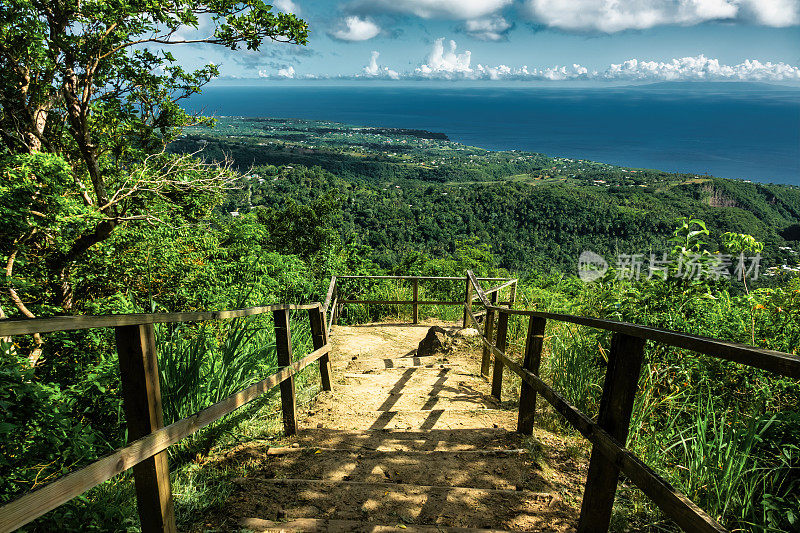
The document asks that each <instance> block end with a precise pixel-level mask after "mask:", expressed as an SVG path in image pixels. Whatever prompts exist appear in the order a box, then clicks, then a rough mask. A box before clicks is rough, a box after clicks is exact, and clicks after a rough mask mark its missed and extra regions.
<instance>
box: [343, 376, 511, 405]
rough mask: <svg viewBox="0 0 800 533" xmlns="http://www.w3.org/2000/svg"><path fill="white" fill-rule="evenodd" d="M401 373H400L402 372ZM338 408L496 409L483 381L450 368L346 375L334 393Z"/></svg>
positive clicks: (487, 386)
mask: <svg viewBox="0 0 800 533" xmlns="http://www.w3.org/2000/svg"><path fill="white" fill-rule="evenodd" d="M398 370H399V371H398ZM334 397H335V398H334V400H335V401H336V402H337V404H338V405H337V407H339V408H345V409H346V408H347V407H348V406H350V407H352V406H358V408H359V409H362V410H380V411H386V410H415V409H476V408H494V407H497V405H498V402H497V400H495V399H494V398H493V397H492V396H490V395H489V385H488V384H487V383H486V382H485V381H484V380H482V379H480V378H476V377H474V376H470V375H466V374H463V373H459V372H457V371H454V370H452V369H450V368H442V369H428V368H408V369H392V370H391V371H380V372H375V373H366V374H345V376H344V378H343V380H342V381H341V382H340V384H339V386H338V387H337V389H336V391H335V393H334Z"/></svg>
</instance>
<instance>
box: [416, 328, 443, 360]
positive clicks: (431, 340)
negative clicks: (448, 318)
mask: <svg viewBox="0 0 800 533" xmlns="http://www.w3.org/2000/svg"><path fill="white" fill-rule="evenodd" d="M449 349H450V341H449V339H448V338H447V332H446V331H445V330H444V329H442V328H440V327H439V326H432V327H431V328H430V329H429V330H428V334H427V335H425V338H424V339H422V340H421V341H420V343H419V347H418V348H417V356H418V357H427V356H430V355H434V354H436V353H438V352H447V351H449Z"/></svg>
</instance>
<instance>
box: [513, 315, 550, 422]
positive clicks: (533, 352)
mask: <svg viewBox="0 0 800 533" xmlns="http://www.w3.org/2000/svg"><path fill="white" fill-rule="evenodd" d="M546 323H547V321H546V320H545V319H544V318H541V317H538V316H531V318H530V321H529V322H528V336H527V338H526V339H525V358H524V359H523V361H522V368H524V369H525V370H529V371H530V372H532V373H534V374H536V375H537V376H538V375H539V365H540V364H541V362H542V347H543V346H544V327H545V325H546ZM535 416H536V389H534V388H533V387H531V386H530V384H529V383H528V382H527V381H525V380H524V379H523V380H522V387H521V390H520V394H519V418H518V419H517V431H518V432H519V433H522V434H523V435H531V434H532V433H533V423H534V418H535Z"/></svg>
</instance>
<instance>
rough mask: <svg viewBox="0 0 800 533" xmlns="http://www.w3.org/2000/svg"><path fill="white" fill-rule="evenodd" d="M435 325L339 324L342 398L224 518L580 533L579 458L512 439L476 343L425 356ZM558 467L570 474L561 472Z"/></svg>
mask: <svg viewBox="0 0 800 533" xmlns="http://www.w3.org/2000/svg"><path fill="white" fill-rule="evenodd" d="M427 330H428V325H419V326H410V325H408V324H403V325H384V324H376V325H371V326H370V325H367V326H354V327H344V326H340V327H337V328H335V329H334V332H333V334H332V336H331V342H332V345H333V350H332V365H333V367H334V376H335V377H336V380H337V381H336V382H335V386H334V390H333V392H327V393H322V394H321V395H320V396H318V398H317V399H316V400H315V401H314V402H313V404H312V405H311V406H310V408H309V409H308V410H307V412H306V413H305V416H303V417H301V419H300V421H299V427H300V428H301V429H300V431H299V432H298V434H297V435H295V436H294V437H292V438H290V439H287V440H286V441H285V442H283V443H281V444H282V445H281V446H280V447H271V448H269V449H268V450H266V453H263V455H262V458H261V459H260V461H261V463H260V468H259V469H258V470H257V471H256V472H255V473H254V474H251V475H250V476H248V477H247V478H242V479H239V480H237V481H238V485H239V487H238V490H237V491H236V492H235V493H234V495H233V496H232V497H231V498H230V500H229V501H228V503H227V504H226V514H227V517H228V520H226V521H225V522H226V524H227V525H228V526H229V527H235V528H244V529H246V530H252V531H270V532H274V531H319V532H367V531H369V532H389V531H415V532H429V531H430V532H434V531H437V532H438V531H445V532H464V533H466V532H490V531H570V530H574V526H575V524H576V519H577V515H578V512H577V508H578V507H577V504H575V502H574V501H569V500H570V499H572V498H571V496H570V493H571V490H570V487H571V486H572V484H573V483H572V481H573V480H572V479H571V478H572V477H574V481H575V482H576V484H577V485H576V486H579V483H580V479H582V477H583V476H584V475H585V471H584V470H583V468H582V466H581V462H579V461H575V459H574V458H572V457H570V456H569V454H565V453H563V450H564V443H563V442H560V441H558V439H557V438H556V437H554V436H552V435H550V434H546V432H539V433H538V434H537V435H536V437H537V440H536V442H539V443H541V442H543V441H546V444H547V446H541V445H540V444H539V445H537V444H531V442H529V441H528V439H526V438H524V437H522V436H521V435H519V434H518V433H515V432H514V429H515V428H516V423H517V413H516V410H505V409H503V408H502V406H501V405H500V404H499V402H497V400H496V399H494V398H492V397H491V396H490V395H489V389H490V386H489V384H488V383H487V382H486V380H484V379H483V378H481V377H480V376H478V375H476V372H478V366H479V364H478V359H476V357H477V356H476V355H475V354H476V353H477V351H476V350H474V348H473V349H472V350H469V349H459V348H458V347H457V348H456V350H454V351H453V352H451V353H447V354H438V355H434V356H430V357H417V356H416V354H415V348H416V346H417V344H418V342H419V340H421V339H422V337H424V336H425V334H426V333H427ZM452 331H455V328H453V329H452ZM462 344H464V345H466V344H467V343H466V342H465V341H462ZM530 446H533V448H534V451H535V453H534V454H531V452H530V451H529V447H530ZM537 446H538V447H537ZM542 448H547V452H543V451H542ZM554 463H559V464H558V465H557V466H556V468H558V469H559V470H562V471H563V472H562V475H560V476H553V475H552V474H553V470H552V468H553V467H552V466H551V465H553V464H554ZM570 472H571V474H570ZM565 496H566V498H565ZM231 521H233V522H235V524H234V523H232V522H231Z"/></svg>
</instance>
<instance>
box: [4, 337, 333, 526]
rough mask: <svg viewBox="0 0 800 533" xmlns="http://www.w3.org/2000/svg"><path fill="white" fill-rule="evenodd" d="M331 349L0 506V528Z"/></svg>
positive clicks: (105, 476) (196, 426)
mask: <svg viewBox="0 0 800 533" xmlns="http://www.w3.org/2000/svg"><path fill="white" fill-rule="evenodd" d="M329 352H330V345H328V344H326V345H325V346H323V347H322V348H320V349H318V350H314V351H313V352H311V353H310V354H308V355H307V356H305V357H304V358H302V359H300V360H299V361H297V362H295V363H293V364H292V366H290V367H285V368H282V369H280V370H279V371H277V372H276V373H274V374H272V375H271V376H268V377H267V378H265V379H263V380H262V381H259V382H258V383H255V384H253V385H251V386H249V387H247V388H246V389H243V390H241V391H239V392H236V393H234V394H232V395H230V396H228V397H227V398H225V399H223V400H220V401H219V402H217V403H215V404H214V405H212V406H210V407H207V408H206V409H203V410H202V411H199V412H198V413H196V414H194V415H192V416H190V417H188V418H184V419H182V420H179V421H177V422H175V423H174V424H170V425H169V426H167V427H165V428H163V429H159V430H157V431H154V432H153V433H151V434H150V435H148V436H146V437H143V438H141V439H138V440H136V441H134V442H132V443H130V444H129V445H128V446H125V447H124V448H120V449H118V450H116V451H114V452H112V453H111V454H109V455H107V456H106V457H104V458H102V459H100V460H98V461H95V462H94V463H92V464H90V465H89V466H86V467H84V468H81V469H80V470H77V471H75V472H72V473H70V474H67V475H66V476H64V477H62V478H60V479H58V480H56V481H54V482H52V483H50V484H48V485H45V486H44V487H42V488H41V489H38V490H35V491H33V492H30V493H28V494H26V495H24V496H22V497H20V498H18V499H16V500H14V501H13V502H10V503H8V504H6V505H4V506H3V507H0V532H2V533H5V532H6V531H14V530H15V529H19V528H20V527H22V526H24V525H25V524H27V523H29V522H31V521H32V520H35V519H37V518H39V517H40V516H42V515H43V514H45V513H46V512H48V511H51V510H53V509H55V508H56V507H58V506H59V505H62V504H64V503H66V502H68V501H69V500H71V499H72V498H74V497H76V496H79V495H81V494H83V493H84V492H86V491H87V490H89V489H91V488H93V487H95V486H97V485H99V484H100V483H103V482H104V481H108V480H109V479H111V478H112V477H114V476H116V475H117V474H119V473H120V472H123V471H125V470H127V469H129V468H132V467H133V466H134V465H137V464H139V463H141V462H142V461H146V460H147V459H149V458H150V457H153V456H154V455H155V454H157V453H159V452H162V451H164V450H166V449H167V448H169V447H170V446H172V445H173V444H175V443H177V442H178V441H180V440H181V439H183V438H186V437H188V436H189V435H191V434H192V433H195V432H196V431H199V430H200V429H202V428H204V427H206V426H207V425H209V424H211V423H213V422H216V421H217V420H219V419H220V418H222V417H223V416H225V415H227V414H229V413H232V412H233V411H235V410H236V409H238V408H240V407H242V406H243V405H246V404H248V403H250V402H252V401H253V400H255V399H256V398H258V397H259V396H261V395H262V394H264V393H265V392H267V391H269V390H271V389H272V388H273V387H275V386H277V385H278V384H279V383H282V382H283V381H285V380H286V379H288V378H289V377H291V376H292V375H294V374H296V373H297V372H300V371H301V370H303V368H305V367H306V366H308V365H309V364H311V363H313V362H314V361H316V360H317V359H319V358H321V357H322V356H323V355H325V354H327V353H329Z"/></svg>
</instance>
